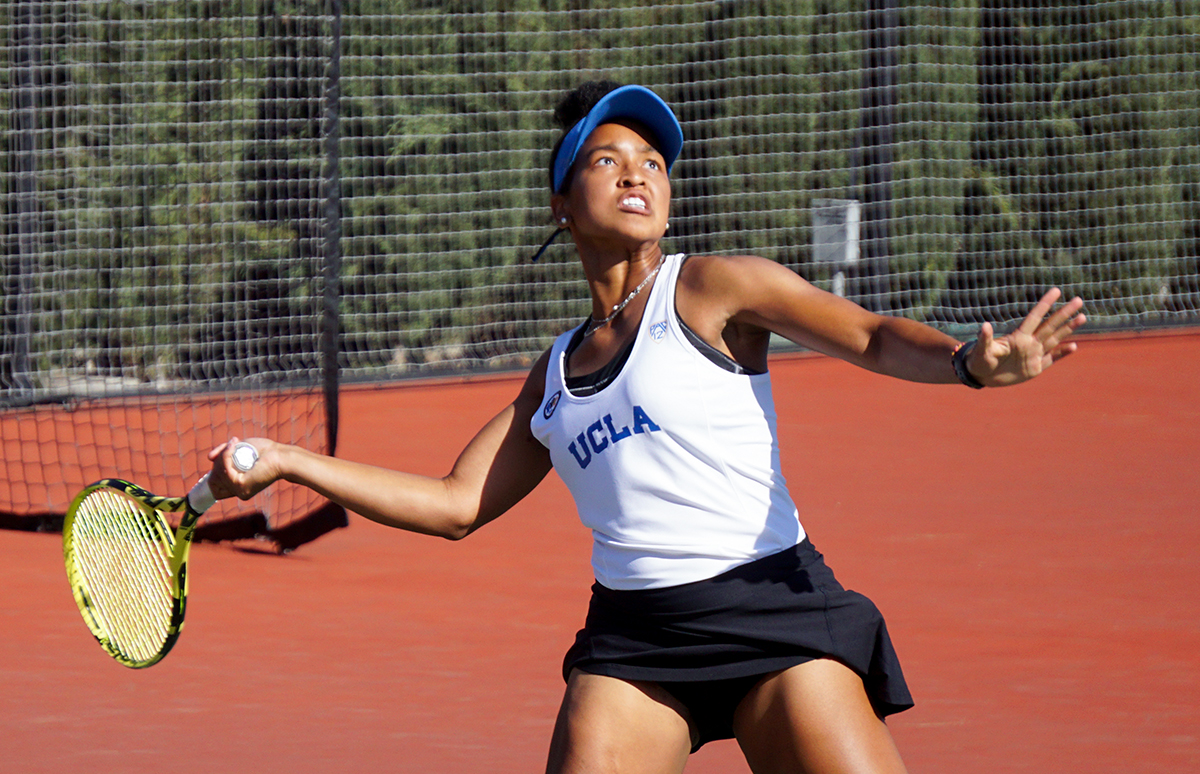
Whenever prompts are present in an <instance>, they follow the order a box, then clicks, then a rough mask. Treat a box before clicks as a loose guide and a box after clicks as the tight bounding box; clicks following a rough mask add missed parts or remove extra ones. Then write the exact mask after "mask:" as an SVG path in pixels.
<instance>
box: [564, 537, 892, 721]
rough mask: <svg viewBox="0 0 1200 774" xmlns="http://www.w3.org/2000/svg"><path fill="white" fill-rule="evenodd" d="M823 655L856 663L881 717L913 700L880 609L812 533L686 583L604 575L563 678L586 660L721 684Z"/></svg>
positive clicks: (672, 679) (589, 665)
mask: <svg viewBox="0 0 1200 774" xmlns="http://www.w3.org/2000/svg"><path fill="white" fill-rule="evenodd" d="M817 658H832V659H835V660H837V661H840V662H841V663H843V664H845V665H846V666H848V667H850V668H851V669H853V670H854V671H855V672H857V673H858V674H859V675H860V676H861V677H862V679H863V684H864V686H865V687H866V690H867V696H868V697H869V698H870V700H871V704H872V706H873V707H874V709H875V712H876V713H877V714H878V715H880V716H881V717H882V716H886V715H890V714H894V713H896V712H901V711H903V710H906V709H908V708H909V707H911V706H913V700H912V696H911V695H910V694H909V691H908V686H907V684H906V683H905V681H904V674H903V672H902V671H901V669H900V661H899V659H898V658H897V656H896V651H895V650H894V648H893V647H892V642H891V639H890V638H889V637H888V633H887V626H886V625H885V624H884V621H883V616H882V615H881V614H880V613H879V610H878V608H876V607H875V604H874V603H873V602H871V600H869V599H867V598H866V597H865V596H863V595H862V594H859V593H857V592H854V591H847V590H845V589H844V588H842V586H841V584H840V583H838V581H837V580H836V579H835V578H834V576H833V571H832V570H830V569H829V568H828V567H827V566H826V565H825V561H824V559H823V558H822V556H821V554H820V553H819V552H818V551H817V550H816V549H815V548H814V547H813V545H812V543H811V542H809V541H808V540H807V539H805V540H804V541H803V542H801V543H799V544H798V545H796V546H794V547H793V548H789V549H787V550H786V551H781V552H780V553H777V554H773V555H772V556H768V557H765V558H763V559H759V560H757V561H754V562H751V563H749V564H746V565H742V566H741V567H735V568H734V569H732V570H729V571H728V572H725V573H723V574H721V575H718V576H717V577H715V578H711V579H709V580H703V581H697V582H695V583H688V584H684V585H681V586H671V587H668V588H661V589H647V590H637V591H614V590H613V589H609V588H606V587H604V586H601V585H600V584H599V583H596V584H595V585H593V586H592V600H591V604H590V606H589V607H588V615H587V621H586V623H585V625H584V629H583V630H582V631H580V632H579V634H578V635H577V636H576V639H575V644H574V645H573V646H572V647H571V649H570V650H569V651H568V652H567V655H566V658H565V659H564V661H563V677H564V679H566V678H569V676H570V673H571V670H573V669H579V670H581V671H583V672H589V673H593V674H599V675H608V676H610V677H619V678H622V679H625V680H643V681H648V682H656V683H662V684H669V683H700V682H712V683H718V682H723V681H729V680H731V679H734V678H747V677H751V676H754V675H760V676H761V675H765V674H767V673H770V672H775V671H778V670H782V669H787V668H789V667H792V666H795V665H797V664H802V663H804V662H806V661H811V660H813V659H817ZM752 684H753V683H748V684H747V686H749V685H752ZM664 687H665V686H664Z"/></svg>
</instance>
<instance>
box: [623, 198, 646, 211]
mask: <svg viewBox="0 0 1200 774" xmlns="http://www.w3.org/2000/svg"><path fill="white" fill-rule="evenodd" d="M621 204H623V205H625V206H626V207H640V208H641V209H643V210H644V209H646V202H644V201H642V200H641V199H638V198H637V197H634V196H631V197H629V198H628V199H624V200H622V201H621Z"/></svg>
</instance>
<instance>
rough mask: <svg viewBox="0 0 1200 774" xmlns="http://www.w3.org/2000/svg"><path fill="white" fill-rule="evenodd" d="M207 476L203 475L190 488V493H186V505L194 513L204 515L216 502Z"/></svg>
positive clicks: (206, 474)
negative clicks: (189, 506) (190, 507)
mask: <svg viewBox="0 0 1200 774" xmlns="http://www.w3.org/2000/svg"><path fill="white" fill-rule="evenodd" d="M208 476H209V474H208V473H205V474H204V477H203V478H201V479H200V480H199V481H197V482H196V485H195V486H194V487H192V491H190V492H188V496H187V499H188V504H189V505H191V506H192V510H194V511H195V512H196V513H204V512H205V511H207V510H208V509H209V508H211V507H213V505H215V504H216V502H217V498H215V497H213V493H212V488H211V487H210V486H209V485H208Z"/></svg>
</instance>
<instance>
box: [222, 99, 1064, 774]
mask: <svg viewBox="0 0 1200 774" xmlns="http://www.w3.org/2000/svg"><path fill="white" fill-rule="evenodd" d="M556 118H557V119H558V120H559V122H560V123H561V124H562V128H563V129H564V134H563V136H562V138H561V139H560V141H559V143H558V145H557V146H556V147H555V148H554V150H553V152H552V155H551V161H550V169H549V172H550V187H551V196H550V209H551V212H552V214H553V217H554V219H555V223H556V226H557V227H558V228H559V230H560V231H563V232H569V233H570V235H571V237H572V238H573V240H574V243H575V247H576V249H577V251H578V255H579V260H580V262H581V263H582V265H583V271H584V274H585V275H586V277H587V281H588V285H589V288H590V291H591V305H592V312H591V315H590V316H589V317H588V318H587V319H586V320H585V321H583V322H582V323H581V324H580V325H578V326H577V327H575V328H574V329H573V330H570V331H567V332H565V333H563V334H562V335H561V336H560V337H559V338H558V339H557V340H556V341H555V342H554V345H553V346H552V347H551V348H550V350H549V351H547V352H546V353H545V354H544V355H543V356H542V357H541V358H540V359H539V360H538V361H537V363H536V365H535V366H534V367H533V369H532V371H531V372H530V374H529V376H528V378H527V379H526V381H525V383H524V386H523V387H522V389H521V391H520V393H519V394H518V395H517V396H516V399H515V400H514V401H513V402H512V404H511V405H509V406H507V407H506V408H505V409H504V410H503V411H501V412H500V413H499V414H498V415H496V417H495V418H493V419H492V420H491V421H490V422H489V423H488V424H487V425H486V426H484V427H483V429H482V430H481V431H480V432H479V433H478V434H477V435H476V436H475V438H474V439H473V440H472V441H471V442H470V443H469V444H468V445H467V447H466V449H465V450H464V451H463V452H462V454H461V456H460V457H459V458H458V460H457V461H456V462H455V463H454V466H453V469H452V470H451V471H450V473H449V474H448V475H447V476H446V477H444V478H441V479H437V478H426V477H421V476H416V475H410V474H406V473H401V472H395V471H391V470H384V469H380V468H376V467H370V466H367V465H362V464H358V463H354V462H349V461H346V460H339V459H332V458H328V457H323V456H320V455H317V454H314V453H312V452H309V451H306V450H303V449H300V448H297V447H294V446H286V445H281V444H276V443H272V442H271V441H269V440H267V439H261V438H259V439H252V441H251V442H252V443H253V444H254V445H255V446H256V447H257V448H258V450H259V453H260V459H259V462H258V464H257V465H256V466H255V467H254V468H253V469H252V470H250V471H249V472H241V471H239V470H237V469H236V468H235V467H234V466H233V464H232V460H231V452H230V448H231V444H226V445H223V446H221V447H218V448H217V449H214V450H213V451H212V452H211V453H210V457H211V458H212V459H213V461H214V475H213V479H212V488H213V491H214V494H216V495H218V496H220V497H227V496H233V495H236V496H239V497H242V498H248V497H251V496H253V495H254V494H255V493H257V492H258V491H260V490H261V489H262V488H263V487H265V486H267V485H269V484H270V483H271V482H273V481H276V480H278V479H286V480H288V481H293V482H297V483H300V484H303V485H306V486H308V487H311V488H313V489H315V490H316V491H318V492H320V493H321V494H323V495H324V496H326V497H328V498H329V499H331V500H333V501H335V502H337V503H340V504H342V505H344V506H345V507H347V508H349V509H351V510H353V511H355V512H357V513H359V514H362V515H363V516H365V517H367V518H370V519H373V520H375V521H378V522H380V523H383V524H387V525H390V526H394V527H398V528H401V529H406V530H412V531H415V532H422V533H428V534H432V535H440V536H442V537H446V538H451V539H459V538H463V537H465V536H467V535H469V534H471V533H472V532H474V531H475V530H477V529H479V528H480V527H481V526H483V525H484V524H487V523H488V522H489V521H491V520H492V519H495V518H496V517H498V516H500V515H501V514H502V513H504V512H505V511H506V510H508V509H509V508H510V507H512V506H513V504H515V503H516V502H518V501H519V500H521V498H523V497H524V496H525V495H526V494H528V493H529V492H530V491H531V490H532V489H533V488H534V487H535V486H537V485H538V483H539V482H540V481H541V480H542V479H543V477H544V476H545V475H546V474H547V473H548V472H549V471H550V469H551V467H553V468H554V469H556V470H557V471H558V473H559V475H560V476H561V477H562V479H563V480H564V481H565V482H566V484H567V486H568V487H569V489H570V490H571V493H572V495H573V496H574V498H575V501H576V504H577V507H578V510H579V515H580V517H581V519H582V521H583V523H584V524H585V525H586V526H587V527H588V528H590V529H591V530H592V533H593V535H594V548H593V558H592V564H593V568H594V571H595V576H596V584H595V585H594V586H593V595H592V601H591V605H590V607H589V610H588V615H587V620H586V624H585V626H584V629H583V630H582V631H580V632H579V634H578V636H577V639H576V642H575V644H574V645H573V646H572V647H571V648H570V650H569V652H568V653H567V656H566V659H565V662H564V667H563V673H564V677H565V678H566V682H567V687H566V695H565V697H564V699H563V703H562V709H561V711H560V713H559V716H558V721H557V724H556V727H555V730H554V735H553V738H552V741H551V745H550V754H549V763H548V767H547V770H548V771H549V772H552V773H558V772H678V771H682V770H683V768H684V765H685V763H686V761H687V758H688V755H689V754H690V753H691V752H692V751H694V750H695V749H697V748H698V747H699V746H700V745H702V744H704V743H706V742H708V741H711V740H715V739H727V738H736V739H737V741H738V743H739V744H740V746H741V748H742V750H743V751H744V754H745V756H746V759H747V761H748V763H749V765H750V767H751V769H752V770H753V771H755V772H758V773H760V774H761V773H763V772H797V771H805V772H899V771H903V770H904V766H903V763H902V762H901V758H900V756H899V754H898V752H897V750H896V747H895V745H894V744H893V741H892V738H891V735H890V733H889V732H888V729H887V726H886V725H885V723H884V718H885V717H886V716H887V715H889V714H891V713H895V712H898V711H901V710H904V709H906V708H908V707H910V706H911V705H912V699H911V697H910V694H909V691H908V688H907V687H906V685H905V681H904V676H903V674H902V672H901V669H900V665H899V662H898V660H897V658H896V654H895V652H894V651H893V648H892V644H891V641H890V640H889V637H888V633H887V628H886V626H885V625H884V621H883V619H882V617H881V616H880V614H879V611H878V610H877V609H876V607H875V606H874V605H873V604H872V603H871V602H870V601H869V600H868V599H866V598H865V597H863V596H861V595H859V594H857V593H853V592H849V591H846V590H844V589H843V588H842V586H840V585H839V584H838V582H837V580H835V578H834V577H833V574H832V573H831V572H830V570H829V569H828V567H826V565H825V564H824V561H823V559H822V556H821V554H820V553H818V552H817V550H816V549H815V548H814V547H813V545H812V543H811V542H810V541H809V540H808V538H807V536H806V534H805V531H804V529H803V527H802V526H801V522H800V519H799V517H798V514H797V511H796V506H795V505H794V504H793V501H792V498H791V496H790V495H789V493H788V489H787V486H786V484H785V482H784V479H783V476H782V475H781V473H780V464H779V448H778V444H777V440H776V437H777V436H776V427H775V410H774V407H773V403H772V397H771V384H770V376H769V374H768V372H767V366H768V362H767V347H768V341H769V337H770V336H771V334H773V333H774V334H778V335H781V336H784V337H786V338H788V339H790V340H792V341H794V342H796V343H797V344H800V345H803V346H805V347H808V348H810V349H813V350H817V351H819V352H823V353H825V354H827V355H831V356H833V357H838V358H842V359H844V360H847V361H849V362H850V363H853V364H855V365H858V366H861V367H863V368H867V369H871V370H873V371H877V372H880V373H883V374H888V375H891V376H895V377H898V378H901V379H907V380H911V381H916V382H928V383H935V384H959V383H962V384H966V385H967V386H969V387H975V388H980V387H1002V386H1008V385H1014V384H1018V383H1021V382H1025V381H1028V380H1029V379H1032V378H1034V377H1036V376H1037V375H1038V374H1040V373H1042V372H1043V371H1045V370H1046V369H1047V368H1048V367H1049V366H1050V365H1051V364H1053V363H1055V362H1056V361H1058V360H1060V359H1061V358H1063V357H1065V356H1067V355H1069V354H1070V353H1071V352H1073V351H1074V350H1075V344H1073V343H1069V342H1067V341H1066V339H1067V338H1068V337H1069V336H1070V335H1071V333H1072V332H1074V331H1075V330H1076V329H1077V328H1078V327H1079V326H1080V325H1082V324H1083V323H1084V315H1083V314H1081V313H1080V310H1081V308H1082V305H1083V302H1082V301H1081V300H1079V299H1074V300H1072V301H1070V302H1068V303H1065V304H1062V305H1061V306H1059V308H1058V309H1057V310H1055V309H1054V307H1055V305H1056V302H1057V301H1058V298H1059V292H1058V291H1057V290H1052V291H1050V292H1048V293H1047V294H1046V295H1045V296H1044V297H1043V298H1042V299H1041V301H1040V302H1039V303H1038V304H1036V305H1035V306H1034V307H1033V308H1032V310H1031V311H1030V313H1029V315H1028V316H1027V317H1026V318H1025V319H1024V321H1023V322H1022V323H1021V324H1020V326H1019V327H1018V328H1017V329H1016V330H1015V331H1013V332H1012V333H1010V334H1008V335H1005V336H996V335H995V334H994V332H993V330H992V327H991V326H990V325H987V324H985V325H983V326H982V327H981V329H980V331H979V336H978V339H977V340H976V341H975V342H972V343H970V344H963V343H960V342H958V341H956V340H955V339H953V338H951V337H949V336H947V335H945V334H943V333H940V332H938V331H936V330H934V329H933V328H930V327H928V326H925V325H922V324H919V323H917V322H913V321H911V320H906V319H896V318H889V317H883V316H879V315H876V314H872V313H870V312H868V311H866V310H864V309H862V308H861V307H859V306H857V305H855V304H854V303H852V302H850V301H848V300H846V299H843V298H839V297H836V296H833V295H831V294H828V293H825V292H822V291H820V290H818V289H816V288H814V287H813V286H812V285H810V284H808V283H807V282H805V281H804V280H803V279H801V278H800V277H798V276H797V275H796V274H795V273H793V272H792V271H790V270H788V269H787V268H785V267H782V266H780V265H778V264H776V263H773V262H771V261H768V260H765V259H762V258H756V257H751V256H682V255H666V254H664V253H663V251H662V248H661V246H660V240H661V239H662V237H663V235H664V233H665V232H666V231H667V228H668V225H667V219H668V214H669V210H670V205H671V181H670V177H669V171H670V169H671V166H672V164H673V162H674V161H675V159H676V158H677V156H678V155H679V153H680V150H681V148H682V145H683V134H682V132H681V130H680V126H679V124H678V122H677V121H676V119H675V116H674V115H673V113H672V112H671V109H670V108H669V107H668V106H667V105H666V104H665V103H664V102H663V101H662V100H661V99H659V98H658V97H657V96H656V95H655V94H654V93H652V92H651V91H649V90H647V89H645V88H642V87H640V86H624V87H617V86H616V85H615V84H609V83H590V84H585V85H584V86H582V87H580V88H579V89H577V90H576V91H574V92H572V93H571V94H570V95H568V96H567V97H566V98H565V99H564V101H563V102H562V103H561V104H560V106H559V108H558V110H557V111H556Z"/></svg>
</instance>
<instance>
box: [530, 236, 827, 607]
mask: <svg viewBox="0 0 1200 774" xmlns="http://www.w3.org/2000/svg"><path fill="white" fill-rule="evenodd" d="M682 264H683V256H682V255H672V256H668V257H667V258H666V259H665V261H664V264H663V268H662V270H661V271H660V272H659V276H658V278H657V280H656V281H655V283H654V286H653V288H652V289H651V291H650V296H649V298H648V299H647V302H646V309H645V312H644V314H643V316H642V320H641V323H640V325H639V328H638V332H637V337H636V340H635V342H634V345H633V349H632V350H631V351H630V354H629V359H628V361H627V362H626V363H625V366H624V368H622V369H621V372H620V373H619V374H617V376H616V377H615V378H614V379H613V380H612V381H611V382H610V383H609V384H608V385H607V386H605V387H604V388H603V389H602V390H600V391H599V392H597V393H595V394H593V395H587V396H583V397H579V396H575V395H572V394H571V393H570V392H569V391H568V390H567V386H566V380H565V374H566V357H565V354H566V348H567V345H568V343H569V342H570V340H571V336H572V335H573V334H574V333H575V330H578V329H575V330H571V331H568V332H566V333H564V334H563V335H561V336H559V337H558V339H557V340H555V342H554V346H553V347H552V349H551V355H550V361H549V364H548V367H547V371H546V391H545V396H544V398H543V400H542V407H541V409H540V410H539V411H538V412H537V414H535V415H534V417H533V420H532V421H531V422H530V427H531V430H532V431H533V435H534V436H535V437H536V438H537V439H538V440H539V441H541V443H542V444H543V445H545V446H546V447H547V448H548V449H549V450H550V458H551V460H552V461H553V463H554V468H555V470H557V471H558V474H559V476H560V477H561V478H562V480H563V481H564V482H565V483H566V485H567V487H568V488H569V489H570V491H571V494H572V496H573V497H574V498H575V505H576V507H577V509H578V511H579V517H580V519H581V520H582V521H583V524H584V525H585V526H586V527H588V528H589V529H591V530H592V535H593V548H592V567H593V570H594V571H595V574H596V580H597V581H599V582H600V583H601V584H602V585H604V586H607V587H608V588H612V589H647V588H659V587H665V586H675V585H679V584H682V583H690V582H692V581H697V580H704V579H706V578H711V577H714V576H716V575H719V574H721V573H722V572H725V571H726V570H729V569H732V568H733V567H736V566H738V565H741V564H745V563H747V562H750V561H754V560H755V559H759V558H762V557H764V556H768V555H770V554H773V553H777V552H779V551H782V550H784V549H786V548H790V547H792V546H794V545H795V544H796V543H798V542H799V541H800V540H802V539H803V538H804V530H803V529H802V528H801V526H800V522H799V519H798V517H797V513H796V507H795V505H794V504H793V502H792V499H791V496H790V495H789V493H788V490H787V484H786V482H785V481H784V478H783V474H782V472H781V471H780V465H779V444H778V440H777V434H776V426H775V420H776V418H775V405H774V401H773V399H772V397H771V381H770V375H769V374H765V373H764V374H757V375H747V374H736V373H733V372H731V371H727V370H725V369H723V368H721V367H720V366H718V365H716V364H715V363H713V362H712V361H711V360H709V359H708V358H707V357H705V356H704V355H703V354H701V353H700V352H699V351H698V350H697V349H696V347H695V346H694V345H693V344H692V343H691V342H689V341H688V339H687V337H686V335H685V334H684V332H683V330H682V328H681V326H680V323H679V320H678V318H677V316H676V314H675V287H676V281H677V279H678V276H679V270H680V267H681V266H682Z"/></svg>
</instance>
